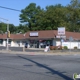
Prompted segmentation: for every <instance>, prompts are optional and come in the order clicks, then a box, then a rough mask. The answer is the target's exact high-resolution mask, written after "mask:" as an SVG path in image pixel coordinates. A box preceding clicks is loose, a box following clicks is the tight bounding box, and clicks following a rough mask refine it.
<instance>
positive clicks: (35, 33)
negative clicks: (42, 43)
mask: <svg viewBox="0 0 80 80" xmlns="http://www.w3.org/2000/svg"><path fill="white" fill-rule="evenodd" d="M30 36H38V32H30Z"/></svg>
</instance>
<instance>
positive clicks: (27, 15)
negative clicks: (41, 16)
mask: <svg viewBox="0 0 80 80" xmlns="http://www.w3.org/2000/svg"><path fill="white" fill-rule="evenodd" d="M39 11H40V6H36V4H35V3H30V4H29V6H27V7H26V8H25V9H22V10H21V14H20V22H22V23H26V24H27V25H28V27H29V29H30V30H33V29H34V27H35V25H36V15H37V13H38V12H39Z"/></svg>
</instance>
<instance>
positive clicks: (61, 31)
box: [58, 27, 65, 35]
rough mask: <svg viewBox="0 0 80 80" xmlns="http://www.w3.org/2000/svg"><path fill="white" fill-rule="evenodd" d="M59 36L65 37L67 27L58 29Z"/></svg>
mask: <svg viewBox="0 0 80 80" xmlns="http://www.w3.org/2000/svg"><path fill="white" fill-rule="evenodd" d="M58 35H65V27H59V28H58Z"/></svg>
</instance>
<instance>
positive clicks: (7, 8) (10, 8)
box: [0, 6, 21, 12]
mask: <svg viewBox="0 0 80 80" xmlns="http://www.w3.org/2000/svg"><path fill="white" fill-rule="evenodd" d="M0 8H4V9H9V10H13V11H18V12H21V10H17V9H12V8H8V7H3V6H0Z"/></svg>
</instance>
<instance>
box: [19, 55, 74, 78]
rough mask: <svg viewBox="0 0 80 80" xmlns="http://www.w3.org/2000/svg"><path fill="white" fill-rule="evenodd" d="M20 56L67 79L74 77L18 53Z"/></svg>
mask: <svg viewBox="0 0 80 80" xmlns="http://www.w3.org/2000/svg"><path fill="white" fill-rule="evenodd" d="M18 57H20V58H22V59H25V60H28V61H30V62H33V63H35V64H36V65H37V66H38V67H42V68H45V69H47V70H49V71H50V72H51V73H52V74H57V75H58V76H60V77H62V78H63V79H65V80H73V79H72V78H70V77H68V76H66V75H64V74H62V73H61V72H59V71H56V70H54V69H52V68H50V67H47V66H45V65H43V64H40V63H38V62H36V61H34V60H31V59H29V58H25V57H22V56H19V55H18Z"/></svg>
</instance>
